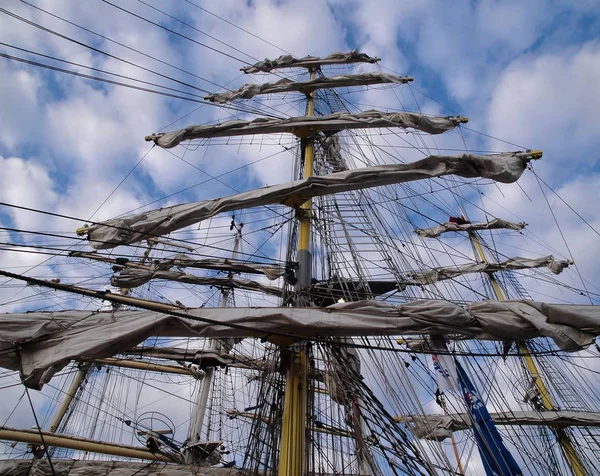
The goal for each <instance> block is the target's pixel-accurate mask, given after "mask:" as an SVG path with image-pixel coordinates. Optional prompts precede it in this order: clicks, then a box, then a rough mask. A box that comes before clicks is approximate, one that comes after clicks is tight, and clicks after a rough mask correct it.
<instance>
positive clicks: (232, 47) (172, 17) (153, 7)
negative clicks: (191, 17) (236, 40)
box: [138, 0, 259, 61]
mask: <svg viewBox="0 0 600 476" xmlns="http://www.w3.org/2000/svg"><path fill="white" fill-rule="evenodd" d="M138 2H140V3H142V4H144V5H146V6H147V7H149V8H152V10H155V11H157V12H159V13H162V14H163V15H165V16H167V17H169V18H170V19H171V20H175V21H176V22H178V23H181V24H182V25H185V26H187V27H188V28H191V29H192V30H194V31H197V32H198V33H202V34H203V35H206V36H208V37H209V38H210V39H212V40H215V41H217V42H219V43H221V44H222V45H225V46H227V47H228V48H231V49H232V50H234V51H237V52H238V53H241V54H243V55H246V56H248V57H249V58H252V59H253V60H254V61H259V60H258V58H255V57H254V56H252V55H249V54H248V53H245V52H243V51H242V50H239V49H237V48H236V47H235V46H231V45H230V44H228V43H225V42H224V41H221V40H219V39H218V38H216V37H214V36H212V35H209V34H208V33H206V32H204V31H202V30H200V29H198V28H196V27H195V26H194V25H190V24H189V23H186V22H184V21H183V20H180V19H179V18H176V17H174V16H172V15H169V14H168V13H167V12H164V11H162V10H160V9H158V8H156V7H155V6H152V5H150V4H148V3H146V2H144V0H138Z"/></svg>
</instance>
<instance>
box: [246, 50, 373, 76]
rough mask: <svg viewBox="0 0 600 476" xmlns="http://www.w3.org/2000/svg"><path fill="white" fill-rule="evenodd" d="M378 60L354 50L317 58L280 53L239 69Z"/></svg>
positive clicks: (249, 70)
mask: <svg viewBox="0 0 600 476" xmlns="http://www.w3.org/2000/svg"><path fill="white" fill-rule="evenodd" d="M378 61H379V58H373V57H371V56H369V55H368V54H366V53H360V52H358V51H356V50H353V51H350V52H349V53H340V52H338V53H332V54H330V55H328V56H326V57H325V58H319V57H318V56H304V57H302V58H296V57H295V56H292V55H281V56H280V57H278V58H276V59H274V60H270V59H266V58H265V59H264V60H263V61H259V62H258V63H256V64H254V65H252V66H246V67H245V68H241V69H240V71H243V72H244V73H268V72H270V71H272V70H274V69H279V68H291V67H296V68H297V67H304V68H317V67H319V66H325V65H332V64H351V63H377V62H378Z"/></svg>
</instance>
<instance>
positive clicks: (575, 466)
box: [469, 231, 585, 476]
mask: <svg viewBox="0 0 600 476" xmlns="http://www.w3.org/2000/svg"><path fill="white" fill-rule="evenodd" d="M469 238H470V239H471V242H472V243H473V246H474V247H475V249H476V250H477V254H478V255H479V257H480V259H481V261H482V262H483V263H487V261H486V258H485V254H484V252H483V248H482V247H481V243H480V242H479V239H478V238H477V234H476V233H474V232H472V231H470V232H469ZM488 276H489V278H490V282H491V283H492V288H493V289H494V293H495V294H496V298H497V299H498V300H499V301H504V300H505V297H504V293H503V292H502V289H501V288H500V285H499V284H498V281H497V280H496V277H495V276H494V274H493V273H488ZM518 347H519V350H520V351H521V353H522V354H523V358H524V359H525V364H526V365H527V369H528V370H529V373H530V374H531V376H532V377H533V379H534V381H535V386H536V387H537V390H538V392H539V394H540V398H541V401H542V405H543V406H544V408H545V409H546V410H548V411H552V410H555V407H554V403H553V402H552V398H551V397H550V392H548V389H547V388H546V385H545V384H544V381H543V380H542V376H541V375H540V372H539V370H538V368H537V365H536V363H535V361H534V360H533V357H531V354H530V353H529V349H528V348H527V344H525V343H524V342H519V343H518ZM552 431H553V432H554V434H555V435H556V439H557V440H558V443H559V445H560V448H561V450H562V452H563V454H564V455H565V457H566V458H567V460H568V462H569V464H570V465H571V470H572V471H573V474H574V475H575V476H585V471H584V467H583V464H582V462H581V460H580V459H579V456H578V455H577V453H576V452H575V448H574V447H573V443H571V440H570V438H569V435H568V434H567V432H566V431H565V430H564V429H563V428H553V429H552Z"/></svg>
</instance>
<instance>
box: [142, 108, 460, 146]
mask: <svg viewBox="0 0 600 476" xmlns="http://www.w3.org/2000/svg"><path fill="white" fill-rule="evenodd" d="M464 122H467V119H466V118H464V117H460V116H457V117H442V116H427V115H425V114H419V113H416V112H381V111H375V110H371V111H365V112H359V113H355V114H352V113H349V112H338V113H335V114H329V115H327V116H297V117H288V118H285V119H279V118H263V117H260V118H257V119H253V120H251V121H245V120H241V119H238V120H232V121H226V122H222V123H220V124H214V125H198V126H188V127H185V128H183V129H179V130H177V131H172V132H165V133H157V134H152V135H149V136H147V137H146V140H147V141H154V143H155V144H156V145H157V146H159V147H162V148H163V149H170V148H172V147H175V146H177V145H179V144H180V143H181V142H183V141H186V140H193V139H212V138H213V137H232V136H242V135H254V134H281V133H286V132H287V133H291V134H297V135H303V136H304V135H310V134H311V133H313V132H316V131H322V132H329V133H335V132H339V131H343V130H348V129H370V128H382V127H400V128H402V129H415V130H418V131H421V132H427V133H428V134H441V133H443V132H446V131H449V130H451V129H454V128H455V127H456V126H458V125H459V124H461V123H464Z"/></svg>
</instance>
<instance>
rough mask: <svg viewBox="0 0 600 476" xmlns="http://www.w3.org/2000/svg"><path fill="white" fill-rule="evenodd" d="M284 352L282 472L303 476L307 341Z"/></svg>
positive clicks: (303, 258)
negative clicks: (284, 384)
mask: <svg viewBox="0 0 600 476" xmlns="http://www.w3.org/2000/svg"><path fill="white" fill-rule="evenodd" d="M310 79H311V80H314V79H315V70H314V68H311V69H310ZM314 111H315V100H314V92H313V91H311V92H310V93H308V95H307V105H306V115H307V116H308V117H312V116H314ZM299 137H300V139H301V140H302V142H303V149H302V154H301V156H302V157H304V174H303V175H304V177H303V178H305V179H306V178H308V177H312V176H313V173H314V157H315V149H314V143H313V137H312V132H311V131H308V132H307V133H305V132H303V131H302V132H301V133H300V134H299ZM311 209H312V199H309V200H307V201H306V202H304V203H303V204H302V205H301V206H300V207H299V208H298V221H299V222H300V226H299V233H298V248H297V255H296V256H297V260H298V270H297V275H296V279H297V281H296V303H295V305H299V304H300V305H302V302H298V301H300V300H302V299H303V297H302V295H303V293H305V292H307V290H308V288H309V287H310V285H311V280H312V255H311V251H310V244H311V233H310V228H311V222H310V220H311V213H312V210H311ZM281 354H282V356H284V361H285V363H286V364H285V380H286V386H285V395H284V406H283V421H282V424H281V438H280V444H279V448H280V454H279V469H278V474H279V476H302V475H303V474H304V470H305V466H306V450H305V446H306V445H305V440H306V434H305V433H306V405H307V402H308V398H307V397H308V396H307V392H308V361H307V356H306V352H305V344H304V343H302V342H296V343H294V344H293V345H291V346H282V347H281Z"/></svg>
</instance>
